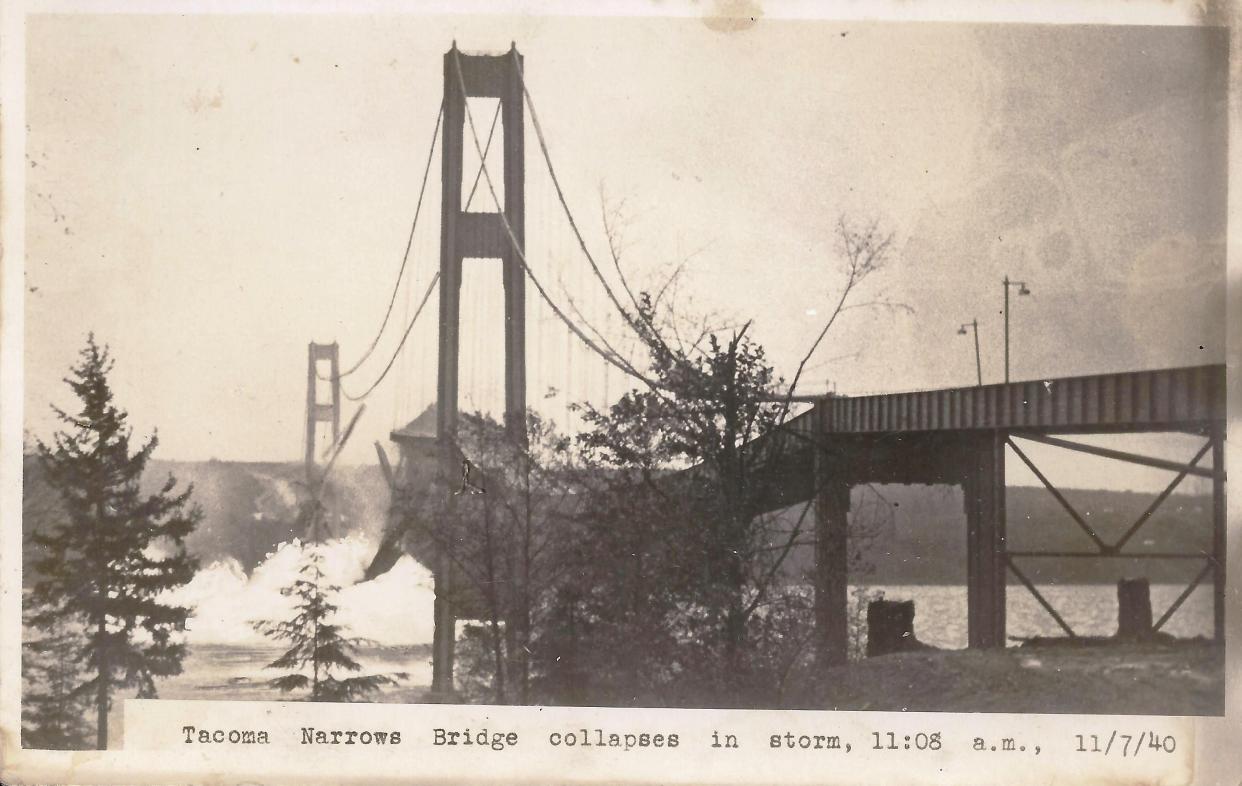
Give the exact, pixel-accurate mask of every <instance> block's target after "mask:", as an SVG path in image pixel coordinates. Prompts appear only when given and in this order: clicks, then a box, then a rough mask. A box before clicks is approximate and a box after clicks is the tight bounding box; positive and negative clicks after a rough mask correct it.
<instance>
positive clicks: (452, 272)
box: [431, 42, 526, 698]
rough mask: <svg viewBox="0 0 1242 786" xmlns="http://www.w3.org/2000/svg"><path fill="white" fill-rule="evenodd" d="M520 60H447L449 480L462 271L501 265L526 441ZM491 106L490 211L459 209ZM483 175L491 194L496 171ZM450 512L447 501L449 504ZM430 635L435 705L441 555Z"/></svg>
mask: <svg viewBox="0 0 1242 786" xmlns="http://www.w3.org/2000/svg"><path fill="white" fill-rule="evenodd" d="M521 67H522V56H521V55H520V54H518V51H517V47H516V46H511V47H510V49H509V51H508V52H506V53H504V54H500V55H478V54H465V53H463V52H461V51H459V50H458V49H457V44H456V42H454V43H453V47H452V48H451V49H450V50H449V51H448V52H447V53H446V54H445V55H444V110H443V111H444V126H443V137H442V138H443V145H442V147H441V155H442V174H441V185H442V188H443V191H442V194H443V196H442V202H441V205H442V207H441V210H442V214H441V218H440V222H441V223H440V338H439V370H438V385H437V395H436V416H437V420H436V441H437V443H438V447H439V452H440V456H441V460H442V462H443V466H442V472H443V473H444V477H445V478H453V477H455V476H456V475H457V474H459V472H460V467H459V466H458V462H459V460H460V457H459V455H458V452H457V451H456V450H454V449H453V446H454V443H455V439H456V431H457V415H458V377H459V370H458V360H459V345H460V338H461V331H460V324H461V284H462V265H463V263H464V262H465V260H471V264H485V265H486V264H495V262H496V261H499V263H500V275H501V281H502V283H503V286H504V309H505V332H504V353H505V355H504V357H505V363H504V369H505V372H504V374H505V383H504V387H505V427H506V431H507V432H508V435H509V438H510V439H513V440H515V441H519V442H522V443H524V442H525V440H526V289H525V283H526V280H525V269H524V260H523V254H524V253H525V221H526V203H525V160H526V151H525V145H524V139H523V137H524V135H523V111H522V99H523V87H522V76H521ZM472 98H492V99H497V100H498V101H499V102H500V107H499V111H500V119H501V123H502V124H503V125H502V133H503V140H504V144H503V147H502V155H503V163H502V166H501V171H502V172H503V176H502V180H501V183H500V184H496V185H501V188H500V189H499V190H498V191H496V192H495V193H496V197H497V201H498V202H500V203H502V204H496V205H494V207H496V208H497V209H496V210H493V211H491V212H478V211H473V210H470V211H467V210H464V209H463V208H462V185H463V174H464V173H463V163H464V162H463V153H464V145H465V143H466V135H467V133H469V134H470V136H471V144H477V133H476V130H475V129H474V128H473V127H472V126H471V127H470V128H468V127H467V123H468V122H472V116H469V115H468V114H467V113H468V111H469V108H468V107H467V101H469V99H472ZM480 158H481V159H482V160H481V162H480V167H483V168H484V170H483V174H484V175H485V176H486V177H487V179H488V190H489V191H492V190H493V183H492V179H493V175H492V174H491V173H492V172H494V171H495V169H492V168H488V167H487V161H486V158H485V156H483V155H482V154H481V155H480ZM450 504H451V500H450ZM433 572H434V574H435V586H436V599H435V633H434V638H433V645H432V686H431V691H432V698H436V697H439V698H449V697H451V695H452V690H453V651H454V648H455V647H454V645H455V629H456V620H457V615H456V613H455V610H454V608H453V604H452V603H451V601H450V599H451V598H452V597H453V595H454V593H453V589H452V585H453V583H454V580H453V572H454V571H453V569H452V563H451V560H450V559H449V557H448V555H447V553H442V554H440V555H439V556H438V557H437V558H436V565H435V566H434V569H433Z"/></svg>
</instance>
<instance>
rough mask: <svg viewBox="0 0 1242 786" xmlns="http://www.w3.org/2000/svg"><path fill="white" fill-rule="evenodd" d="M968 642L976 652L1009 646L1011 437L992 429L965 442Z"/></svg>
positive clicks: (964, 481)
mask: <svg viewBox="0 0 1242 786" xmlns="http://www.w3.org/2000/svg"><path fill="white" fill-rule="evenodd" d="M963 447H964V448H965V454H966V455H965V462H964V463H965V467H964V469H965V471H966V475H965V477H964V479H963V484H962V485H963V487H964V491H965V494H964V495H963V496H964V497H965V499H966V585H967V616H968V633H967V640H968V643H969V646H970V647H972V648H975V647H979V648H986V647H1004V646H1005V578H1006V569H1007V567H1008V563H1007V557H1006V555H1005V435H1004V433H1002V432H1000V431H989V432H985V433H983V434H980V435H978V436H975V435H971V437H970V438H968V439H967V440H966V441H965V442H964V445H963Z"/></svg>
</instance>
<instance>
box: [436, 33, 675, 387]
mask: <svg viewBox="0 0 1242 786" xmlns="http://www.w3.org/2000/svg"><path fill="white" fill-rule="evenodd" d="M453 64H454V66H455V69H454V70H455V71H456V72H457V82H458V86H459V87H460V89H461V92H462V95H463V96H464V95H466V79H465V77H464V76H463V75H462V70H461V57H460V56H459V55H458V53H457V50H453ZM463 103H464V104H465V108H466V120H467V122H468V125H469V126H470V136H471V138H472V139H473V141H474V147H475V150H476V151H478V153H479V158H480V159H482V158H483V146H482V143H481V142H480V141H479V134H478V129H477V128H476V127H475V124H474V115H473V113H472V112H471V111H470V102H469V101H463ZM482 169H483V179H484V181H485V182H486V183H487V189H488V191H490V192H491V195H492V199H493V201H495V203H496V204H497V205H499V204H500V198H499V197H498V196H497V195H496V186H495V184H494V183H493V182H492V175H491V172H490V171H489V170H488V168H487V163H486V161H484V162H483V165H482ZM498 215H499V216H500V222H501V224H502V225H503V226H504V228H505V234H507V235H508V236H509V245H510V246H511V247H512V249H513V253H514V254H515V255H516V256H517V258H518V261H519V262H520V263H521V265H522V269H523V270H524V271H525V272H526V276H527V278H529V279H530V282H531V283H532V284H534V285H535V289H536V290H538V292H539V295H540V296H541V297H542V298H543V300H544V302H546V303H547V304H548V307H549V308H551V309H552V311H553V313H555V314H556V316H557V317H559V318H560V320H561V321H562V322H564V323H565V326H566V327H567V328H569V330H570V331H571V332H572V333H573V334H574V335H575V336H577V337H578V340H579V341H581V342H582V343H583V344H586V345H587V346H588V347H589V348H590V349H591V350H592V351H593V352H595V354H597V355H599V356H600V357H601V358H603V359H604V360H605V361H606V362H608V363H611V364H612V365H614V366H616V367H617V368H618V369H620V370H622V371H624V372H625V373H626V374H629V375H630V376H632V377H635V378H636V379H639V380H642V381H643V382H645V383H647V384H648V385H651V386H652V387H654V386H655V383H654V382H652V381H651V380H648V379H647V378H646V377H645V376H643V374H642V373H641V372H640V371H638V369H636V368H634V367H633V366H632V365H630V364H629V363H628V362H626V361H625V360H624V359H622V358H620V357H618V356H617V355H616V354H615V353H611V352H607V351H605V350H603V349H601V348H600V347H599V345H597V344H596V343H595V342H594V341H592V340H591V337H590V336H588V335H586V333H584V332H583V331H582V329H581V328H579V327H578V326H577V325H576V324H574V322H573V320H571V319H570V318H569V317H568V316H566V315H565V312H564V311H562V310H561V308H560V307H559V306H558V305H556V303H555V302H554V301H553V300H552V298H551V297H550V296H549V295H548V292H547V290H546V289H544V287H543V284H541V283H540V282H539V279H538V278H537V277H536V276H535V274H534V271H532V270H531V269H530V265H529V264H528V262H527V260H526V253H525V252H524V251H523V250H522V247H521V244H520V243H518V240H517V236H516V235H515V234H514V232H513V227H512V226H511V225H510V224H509V217H508V216H506V215H505V213H504V211H503V210H502V211H500V212H499V213H498Z"/></svg>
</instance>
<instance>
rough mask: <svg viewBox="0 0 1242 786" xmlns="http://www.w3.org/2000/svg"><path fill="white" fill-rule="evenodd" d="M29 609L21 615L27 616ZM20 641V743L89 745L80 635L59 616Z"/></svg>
mask: <svg viewBox="0 0 1242 786" xmlns="http://www.w3.org/2000/svg"><path fill="white" fill-rule="evenodd" d="M29 616H30V613H29V612H28V613H27V614H26V617H27V619H29ZM31 632H32V630H31V629H30V628H29V627H28V628H27V629H26V633H27V635H24V636H23V641H22V747H24V748H37V749H40V750H80V749H82V748H87V747H89V746H90V736H91V733H92V731H93V730H92V729H91V727H90V724H89V723H88V722H87V720H86V710H87V706H88V704H89V698H90V697H89V696H86V695H84V692H83V691H82V690H81V686H82V684H83V680H82V671H81V668H80V666H79V665H78V662H77V657H78V653H79V652H81V649H82V643H83V635H82V631H81V630H79V629H76V628H75V627H74V626H73V625H72V624H70V623H68V622H66V621H65V620H63V619H58V620H56V621H55V622H53V623H52V625H51V626H50V627H49V628H47V629H46V630H45V632H44V633H43V635H42V636H39V637H38V638H33V637H32V636H30V635H28V634H29V633H31Z"/></svg>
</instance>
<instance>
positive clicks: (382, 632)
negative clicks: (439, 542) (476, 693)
mask: <svg viewBox="0 0 1242 786" xmlns="http://www.w3.org/2000/svg"><path fill="white" fill-rule="evenodd" d="M319 548H320V553H321V554H322V555H323V571H324V574H325V577H326V581H327V582H328V583H329V584H335V585H338V586H340V587H341V591H340V593H339V594H338V595H337V596H336V598H335V603H336V605H337V606H338V607H339V610H338V612H337V616H336V622H337V623H338V624H341V625H343V626H345V627H346V628H347V629H348V632H349V635H351V636H360V637H363V638H366V639H371V640H373V641H375V642H377V643H379V644H383V645H388V646H405V645H413V644H426V643H429V642H430V641H431V634H432V627H433V624H432V620H433V618H432V604H433V602H434V591H433V589H432V579H431V573H430V571H428V570H427V569H426V568H424V567H423V566H422V565H420V564H419V563H418V562H416V561H415V560H414V559H413V558H412V557H410V556H408V555H407V556H403V557H401V559H400V560H398V561H397V564H396V565H394V566H393V568H392V570H390V571H388V572H387V573H385V574H384V575H382V576H379V577H378V578H376V579H373V580H372V581H369V582H366V583H363V584H358V583H357V582H358V581H359V580H360V579H361V578H362V575H363V572H364V571H365V569H366V565H367V562H368V561H369V560H370V559H371V557H372V556H373V555H374V554H375V544H374V542H373V541H372V540H371V539H369V538H366V537H364V536H361V535H356V534H355V535H350V536H347V537H344V538H338V539H336V540H331V541H327V542H325V543H324V544H322V545H321V546H320V547H319ZM301 553H302V546H301V544H300V543H298V542H296V541H294V542H292V543H284V544H281V545H280V546H278V547H277V549H276V551H274V552H272V553H270V554H268V555H267V558H266V559H265V560H264V561H263V562H262V563H260V564H259V565H258V566H257V567H256V568H255V569H254V572H253V573H252V574H251V575H250V576H246V573H245V571H244V570H242V567H241V564H240V563H239V562H238V561H237V560H235V559H233V558H231V557H230V558H228V559H224V560H218V561H216V562H213V563H211V564H210V565H208V566H206V567H204V568H202V569H200V570H199V571H198V573H197V574H196V575H195V576H194V579H193V580H192V581H190V583H189V584H187V585H186V586H184V587H181V588H179V589H177V590H176V591H175V592H171V593H168V595H167V596H166V597H165V598H164V599H163V600H165V601H166V602H170V603H178V604H181V605H186V606H190V607H191V608H193V609H194V611H193V614H192V616H191V618H190V620H189V623H188V625H187V630H186V633H185V641H186V643H187V644H189V645H190V646H191V647H193V646H194V645H196V644H232V645H262V644H270V643H271V642H270V641H269V640H267V639H266V638H265V637H263V636H262V635H261V634H259V633H257V632H256V631H255V630H254V627H253V625H252V623H253V622H254V621H255V620H271V619H285V618H286V617H288V616H289V613H290V610H291V609H292V605H293V600H292V599H291V598H288V597H285V596H283V595H281V594H280V591H281V589H282V588H284V587H287V586H289V585H291V584H292V583H293V581H294V579H295V578H296V577H297V573H298V566H299V562H300V559H301Z"/></svg>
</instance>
